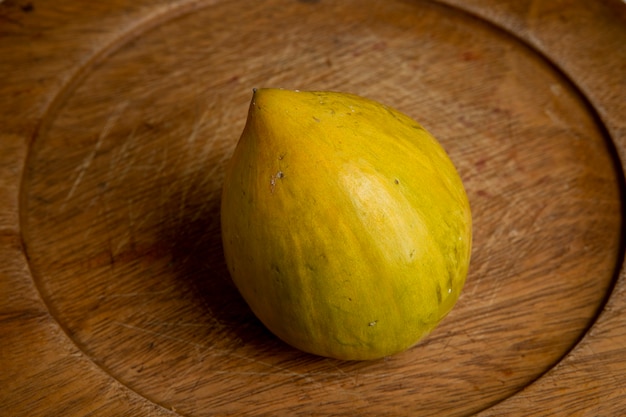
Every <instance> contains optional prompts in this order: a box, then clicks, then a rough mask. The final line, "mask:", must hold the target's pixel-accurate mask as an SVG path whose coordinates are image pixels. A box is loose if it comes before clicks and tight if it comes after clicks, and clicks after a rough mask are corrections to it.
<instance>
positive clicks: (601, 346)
mask: <svg viewBox="0 0 626 417" xmlns="http://www.w3.org/2000/svg"><path fill="white" fill-rule="evenodd" d="M624 45H626V5H624V3H623V2H621V1H618V0H614V1H613V0H602V1H595V2H586V1H574V0H555V1H550V2H544V1H532V0H524V1H512V0H511V1H499V2H495V1H488V0H445V1H439V2H429V1H408V0H391V1H389V0H386V1H382V0H381V1H357V0H350V1H342V2H330V1H325V0H320V1H295V0H262V1H257V2H245V1H243V0H238V1H237V0H236V1H229V2H227V1H219V0H213V1H212V0H204V1H202V0H199V1H182V0H181V1H174V2H167V1H164V0H163V1H159V0H157V1H148V0H135V1H133V2H130V1H122V0H110V1H105V2H98V3H90V4H89V6H88V7H86V6H85V5H84V4H83V3H82V2H78V1H66V2H62V3H61V2H52V1H37V0H34V1H26V0H6V1H4V2H3V3H1V4H0V201H1V202H2V204H1V205H0V294H2V296H1V297H0V387H2V388H1V389H0V415H3V416H5V415H6V416H47V415H63V416H84V415H102V416H110V415H118V416H125V415H128V416H137V415H146V416H171V415H183V416H209V415H210V416H216V415H217V416H226V415H237V416H240V415H272V416H274V415H289V416H292V415H362V416H367V415H371V416H380V415H393V416H396V415H397V416H403V415H410V416H421V415H446V416H456V415H469V414H476V413H478V414H481V415H484V416H491V415H493V416H500V415H554V414H557V415H559V414H560V415H589V416H614V415H617V414H618V413H619V411H623V410H624V409H626V382H625V378H623V376H624V375H625V374H626V361H625V360H624V357H626V330H625V329H626V301H625V299H624V295H625V291H626V273H625V270H624V265H623V261H624V241H623V239H624V199H623V197H624V196H623V192H624V166H625V165H624V164H625V163H626V117H624V116H625V114H626V104H625V103H626V100H625V98H626V78H625V75H624V74H626V47H625V46H624ZM261 86H263V87H285V88H299V89H333V90H341V91H349V92H353V93H357V94H360V95H363V96H367V97H370V98H373V99H376V100H379V101H382V102H384V103H387V104H389V105H391V106H394V107H396V108H398V109H400V110H402V111H404V112H405V113H407V114H409V115H411V116H412V117H414V118H415V119H417V120H418V121H420V122H421V123H422V124H423V125H425V126H426V127H427V128H428V129H429V130H430V131H431V132H432V133H433V134H434V135H435V136H437V137H438V138H439V139H440V141H441V142H442V144H443V145H444V147H445V148H446V149H447V150H448V152H449V154H450V156H451V158H452V160H453V161H454V163H455V164H456V165H457V167H458V169H459V172H460V174H461V176H462V177H463V180H464V182H465V184H466V187H467V191H468V194H469V196H470V201H471V204H472V209H473V214H474V224H475V238H474V250H473V259H472V264H471V270H470V275H469V277H468V281H467V284H466V287H465V289H464V292H463V294H462V296H461V299H460V301H459V303H458V305H457V306H456V307H455V309H454V310H453V311H452V313H451V314H450V315H449V316H448V317H447V318H446V319H445V320H444V321H443V323H442V324H441V325H440V327H438V328H437V329H436V330H435V331H434V332H433V333H432V334H431V335H430V336H429V337H428V338H427V339H425V340H424V341H423V342H422V343H420V344H419V345H418V346H416V347H414V348H413V349H411V350H409V351H407V352H405V353H402V354H399V355H396V356H393V357H390V358H387V359H385V360H380V361H375V362H340V361H334V360H329V359H324V358H319V357H314V356H311V355H307V354H303V353H300V352H298V351H295V350H293V349H291V348H290V347H288V346H286V345H284V344H282V343H281V342H279V341H278V340H276V338H274V337H273V336H272V335H271V334H270V333H268V332H267V331H266V330H265V329H264V328H263V326H262V325H260V323H259V322H258V321H257V320H256V319H255V318H254V317H253V315H252V314H251V313H250V311H249V310H248V308H247V307H246V305H245V304H244V303H243V301H242V300H241V298H240V297H239V295H238V294H237V292H236V291H235V289H234V287H233V285H232V284H231V283H230V280H229V278H228V275H227V272H226V269H225V266H224V262H223V259H222V252H221V246H220V235H219V218H218V207H219V195H220V187H221V181H222V173H223V169H224V163H225V161H227V159H228V157H229V155H230V153H231V152H232V150H233V147H234V145H235V143H236V141H237V139H238V136H239V134H240V132H241V129H242V127H243V123H244V121H245V115H246V109H247V104H248V100H249V99H250V95H251V89H252V88H253V87H261ZM312 175H314V173H312Z"/></svg>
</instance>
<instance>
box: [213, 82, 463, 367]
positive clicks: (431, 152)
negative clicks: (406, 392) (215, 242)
mask: <svg viewBox="0 0 626 417" xmlns="http://www.w3.org/2000/svg"><path fill="white" fill-rule="evenodd" d="M221 204H222V205H221V222H222V223H221V224H222V238H223V246H224V253H225V258H226V263H227V265H228V270H229V272H230V274H231V276H232V279H233V281H234V283H235V285H236V286H237V288H238V289H239V291H240V293H241V295H242V296H243V298H244V299H245V301H246V302H247V303H248V305H249V306H250V308H251V309H252V311H253V312H254V314H256V316H257V317H258V318H259V319H260V320H261V321H262V322H263V323H264V324H265V326H267V328H268V329H269V330H270V331H272V332H273V333H274V334H275V335H276V336H278V337H279V338H281V339H282V340H284V341H285V342H287V343H289V344H290V345H292V346H294V347H296V348H298V349H301V350H303V351H306V352H310V353H313V354H317V355H321V356H326V357H331V358H337V359H344V360H366V359H376V358H381V357H385V356H389V355H392V354H394V353H398V352H401V351H404V350H406V349H408V348H410V347H412V346H413V345H415V344H416V343H417V342H418V341H419V340H420V339H421V338H422V337H424V336H425V335H426V334H428V333H429V332H430V331H431V330H432V329H433V328H434V327H435V326H436V325H437V324H438V323H439V322H440V321H441V319H442V318H443V317H444V316H445V315H446V314H447V313H448V312H449V311H450V310H451V309H452V307H453V306H454V304H455V303H456V301H457V299H458V297H459V294H460V292H461V289H462V287H463V284H464V282H465V278H466V275H467V271H468V267H469V260H470V252H471V242H472V229H471V213H470V207H469V202H468V199H467V195H466V193H465V189H464V188H463V184H462V182H461V179H460V177H459V175H458V173H457V171H456V169H455V167H454V165H453V164H452V162H451V161H450V159H449V157H448V155H447V154H446V152H445V151H444V150H443V148H442V147H441V146H440V145H439V143H438V142H437V141H436V140H435V139H434V138H433V137H432V136H431V135H430V134H429V133H428V132H426V130H424V128H423V127H422V126H420V125H419V124H418V123H417V122H415V121H414V120H412V119H411V118H409V117H408V116H406V115H404V114H402V113H400V112H398V111H396V110H394V109H392V108H390V107H387V106H385V105H383V104H380V103H377V102H375V101H372V100H369V99H365V98H362V97H359V96H355V95H352V94H346V93H336V92H318V91H314V92H300V91H290V90H282V89H259V90H255V92H254V94H253V97H252V102H251V104H250V108H249V113H248V119H247V122H246V126H245V128H244V130H243V133H242V135H241V138H240V140H239V142H238V144H237V147H236V149H235V152H234V154H233V156H232V159H231V161H230V163H229V165H228V168H227V172H226V177H225V182H224V188H223V193H222V203H221Z"/></svg>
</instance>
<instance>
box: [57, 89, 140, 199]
mask: <svg viewBox="0 0 626 417" xmlns="http://www.w3.org/2000/svg"><path fill="white" fill-rule="evenodd" d="M128 104H129V102H128V101H123V102H121V103H120V104H119V105H118V106H117V108H116V109H115V111H114V112H113V113H111V115H110V116H109V118H108V119H107V121H106V123H105V124H104V127H103V128H102V131H100V134H99V135H98V139H97V140H96V144H95V146H94V147H93V149H92V150H91V152H90V153H89V154H88V155H87V156H86V157H85V159H83V162H82V163H81V164H80V165H79V166H78V167H77V169H76V170H77V171H78V175H77V176H76V179H75V180H74V183H73V184H72V188H70V191H69V193H68V194H67V196H66V197H65V201H68V200H69V199H70V198H72V196H73V195H74V193H75V192H76V189H77V188H78V185H79V184H80V183H81V182H82V180H83V177H84V176H85V173H86V172H87V169H88V168H89V167H90V166H91V164H92V163H93V160H94V158H95V157H96V155H97V154H98V151H99V150H100V147H101V146H102V142H104V139H105V138H106V137H107V136H108V134H109V132H110V131H111V128H112V127H113V126H114V125H115V122H116V121H117V120H118V119H119V117H120V115H121V114H122V112H123V111H124V110H125V109H126V107H128Z"/></svg>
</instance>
